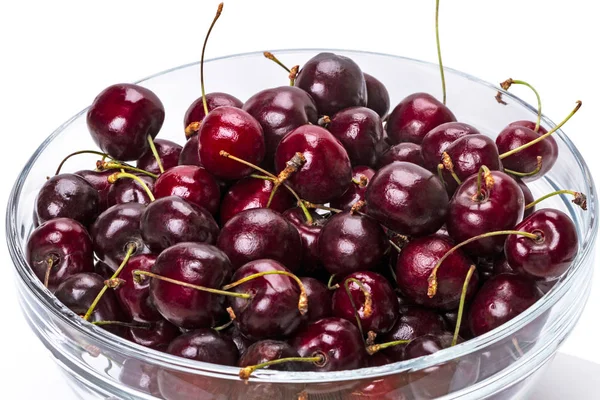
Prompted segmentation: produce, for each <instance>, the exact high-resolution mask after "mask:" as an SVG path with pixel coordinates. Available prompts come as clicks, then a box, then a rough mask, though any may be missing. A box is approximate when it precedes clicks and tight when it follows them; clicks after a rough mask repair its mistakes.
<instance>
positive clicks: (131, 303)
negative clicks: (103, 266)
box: [111, 254, 162, 322]
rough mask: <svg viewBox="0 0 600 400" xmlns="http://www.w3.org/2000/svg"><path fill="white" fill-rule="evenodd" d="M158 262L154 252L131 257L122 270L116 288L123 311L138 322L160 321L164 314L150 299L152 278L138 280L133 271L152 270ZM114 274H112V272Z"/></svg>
mask: <svg viewBox="0 0 600 400" xmlns="http://www.w3.org/2000/svg"><path fill="white" fill-rule="evenodd" d="M155 262H156V256H155V255H153V254H142V255H139V256H135V257H131V258H130V259H129V260H128V261H127V264H125V267H123V269H122V270H121V273H120V274H119V276H120V278H121V279H120V284H119V285H118V286H117V287H116V288H115V289H114V291H115V294H116V295H117V300H119V304H120V305H121V308H122V310H123V312H124V313H125V314H126V315H127V316H128V317H129V319H131V320H134V321H138V322H154V321H160V320H161V319H162V316H161V315H160V313H159V312H158V310H157V309H156V307H155V306H154V304H153V303H152V301H151V300H150V297H149V296H150V280H148V279H146V280H143V281H141V282H138V281H137V280H135V279H134V278H133V275H132V272H133V271H136V270H142V271H150V270H151V269H152V266H153V265H154V263H155ZM111 276H112V274H111Z"/></svg>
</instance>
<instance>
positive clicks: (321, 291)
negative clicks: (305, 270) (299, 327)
mask: <svg viewBox="0 0 600 400" xmlns="http://www.w3.org/2000/svg"><path fill="white" fill-rule="evenodd" d="M300 281H302V285H304V289H305V290H306V295H307V296H308V304H309V307H308V312H307V313H306V314H304V321H305V323H313V322H315V321H318V320H320V319H322V318H327V317H330V316H331V301H332V300H331V290H329V289H328V288H327V286H325V284H324V283H322V282H321V281H319V280H317V279H315V278H309V277H304V278H300Z"/></svg>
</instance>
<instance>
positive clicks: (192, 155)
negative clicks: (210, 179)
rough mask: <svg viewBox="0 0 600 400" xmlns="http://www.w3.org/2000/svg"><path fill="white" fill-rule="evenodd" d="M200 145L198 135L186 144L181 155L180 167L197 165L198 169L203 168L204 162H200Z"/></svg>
mask: <svg viewBox="0 0 600 400" xmlns="http://www.w3.org/2000/svg"><path fill="white" fill-rule="evenodd" d="M199 147H200V145H199V144H198V135H197V134H196V135H194V136H192V137H191V138H189V139H188V141H187V142H185V145H184V146H183V149H181V153H180V154H179V162H178V164H179V165H196V166H198V167H201V166H202V161H201V160H200V151H199Z"/></svg>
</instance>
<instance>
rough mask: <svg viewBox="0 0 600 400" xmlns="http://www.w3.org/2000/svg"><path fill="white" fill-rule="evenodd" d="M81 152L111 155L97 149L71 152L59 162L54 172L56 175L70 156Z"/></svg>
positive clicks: (104, 155) (103, 155) (102, 155)
mask: <svg viewBox="0 0 600 400" xmlns="http://www.w3.org/2000/svg"><path fill="white" fill-rule="evenodd" d="M79 154H95V155H97V156H101V157H104V158H106V157H109V156H108V154H106V153H102V152H100V151H96V150H79V151H76V152H74V153H71V154H69V155H68V156H66V157H65V158H63V160H62V161H61V162H60V164H58V168H56V172H55V173H54V175H58V174H60V170H61V169H62V167H63V165H64V164H65V162H67V160H68V159H69V158H71V157H73V156H77V155H79Z"/></svg>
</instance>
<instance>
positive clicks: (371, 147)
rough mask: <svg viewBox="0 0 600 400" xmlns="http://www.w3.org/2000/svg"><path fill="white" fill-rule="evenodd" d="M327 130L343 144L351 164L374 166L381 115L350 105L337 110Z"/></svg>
mask: <svg viewBox="0 0 600 400" xmlns="http://www.w3.org/2000/svg"><path fill="white" fill-rule="evenodd" d="M327 130H328V131H329V132H331V133H332V134H333V136H335V137H336V138H337V139H338V140H339V141H340V142H341V143H342V145H343V146H344V148H345V149H346V151H347V152H348V157H350V162H351V163H352V165H353V166H356V165H367V166H369V167H375V165H376V163H377V156H378V155H379V154H378V152H377V150H378V145H379V142H381V141H382V140H383V124H382V123H381V117H379V115H378V114H377V113H376V112H375V111H373V110H371V109H370V108H367V107H350V108H345V109H343V110H341V111H338V112H337V113H336V114H335V115H334V116H333V117H332V118H331V122H330V123H329V125H327Z"/></svg>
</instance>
